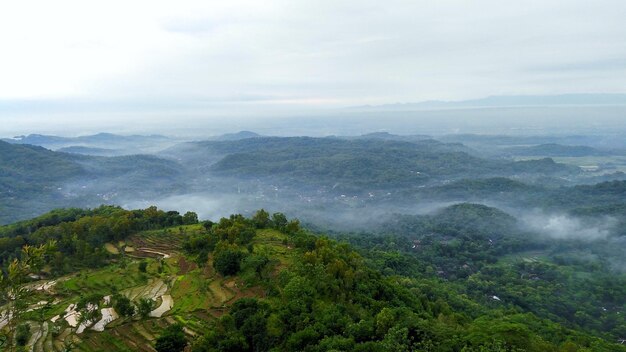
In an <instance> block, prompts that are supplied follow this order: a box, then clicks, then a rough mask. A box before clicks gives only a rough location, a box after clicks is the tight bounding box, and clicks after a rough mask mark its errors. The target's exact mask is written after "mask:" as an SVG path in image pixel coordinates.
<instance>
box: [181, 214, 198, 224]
mask: <svg viewBox="0 0 626 352" xmlns="http://www.w3.org/2000/svg"><path fill="white" fill-rule="evenodd" d="M197 223H198V214H196V213H194V212H193V211H188V212H186V213H185V215H183V224H184V225H193V224H197Z"/></svg>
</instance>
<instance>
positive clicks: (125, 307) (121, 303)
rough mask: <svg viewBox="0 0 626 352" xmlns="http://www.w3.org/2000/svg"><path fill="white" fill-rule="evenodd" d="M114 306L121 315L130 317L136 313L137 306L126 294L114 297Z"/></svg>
mask: <svg viewBox="0 0 626 352" xmlns="http://www.w3.org/2000/svg"><path fill="white" fill-rule="evenodd" d="M113 301H114V303H113V308H115V311H116V312H118V313H119V314H120V315H121V316H124V317H130V316H132V315H133V314H135V306H134V305H133V303H132V302H131V301H130V299H128V297H126V296H122V295H115V297H113Z"/></svg>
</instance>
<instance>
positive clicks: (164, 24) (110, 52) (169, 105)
mask: <svg viewBox="0 0 626 352" xmlns="http://www.w3.org/2000/svg"><path fill="white" fill-rule="evenodd" d="M624 18H626V2H625V1H622V0H596V1H588V0H585V1H579V0H543V1H534V0H527V1H515V2H513V1H501V0H473V1H470V0H465V1H460V0H459V1H453V0H438V1H421V0H413V1H396V0H388V1H368V0H359V1H337V0H334V1H326V0H316V1H297V0H287V1H273V0H268V1H238V0H229V1H206V0H203V1H185V0H181V1H176V2H173V1H154V0H150V1H143V0H135V1H116V0H109V1H72V0H56V1H30V0H21V1H2V2H0V119H3V120H5V122H7V121H8V122H9V123H16V124H17V123H22V124H26V125H28V124H29V123H36V121H39V120H38V119H40V117H41V116H44V115H45V116H47V118H49V119H54V118H55V117H54V116H57V115H54V114H58V115H62V116H70V115H72V116H76V117H74V119H75V120H76V121H77V122H80V121H78V120H79V119H80V118H84V116H85V114H86V113H90V114H95V115H93V116H95V117H91V118H93V119H97V118H101V117H97V116H100V115H98V114H104V115H107V114H108V115H112V114H114V113H115V114H118V116H122V115H123V114H130V115H133V114H135V115H136V114H144V115H145V114H150V113H153V114H154V113H157V112H158V113H159V114H167V113H168V112H171V113H172V114H176V113H178V114H180V113H181V111H185V112H187V113H188V114H200V115H201V114H202V113H203V112H204V111H209V110H210V111H213V112H214V113H215V112H217V113H218V114H221V115H223V116H225V115H228V114H232V113H238V112H240V113H244V114H253V113H255V112H258V111H271V112H275V111H287V112H291V111H301V110H303V109H320V108H321V109H326V108H338V107H346V106H355V105H362V104H389V103H396V102H403V103H404V102H419V101H426V100H463V99H472V98H480V97H485V96H490V95H526V94H532V95H549V94H563V93H626V85H625V84H624V82H626V25H624ZM192 112H193V113H192ZM108 115H107V116H108ZM37 116H39V117H37ZM83 122H84V121H83Z"/></svg>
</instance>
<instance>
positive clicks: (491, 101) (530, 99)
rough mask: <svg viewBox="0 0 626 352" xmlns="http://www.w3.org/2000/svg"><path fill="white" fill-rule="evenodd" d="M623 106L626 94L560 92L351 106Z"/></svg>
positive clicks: (414, 107) (406, 107) (385, 108)
mask: <svg viewBox="0 0 626 352" xmlns="http://www.w3.org/2000/svg"><path fill="white" fill-rule="evenodd" d="M594 105H600V106H602V105H604V106H606V105H609V106H611V105H612V106H626V94H561V95H502V96H489V97H486V98H480V99H472V100H460V101H436V100H433V101H423V102H418V103H396V104H384V105H365V106H356V107H351V108H348V109H350V110H368V109H370V110H415V109H417V110H422V109H459V108H463V109H465V108H496V107H499V108H504V107H524V106H526V107H532V106H534V107H550V106H594Z"/></svg>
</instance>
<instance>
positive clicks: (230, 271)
mask: <svg viewBox="0 0 626 352" xmlns="http://www.w3.org/2000/svg"><path fill="white" fill-rule="evenodd" d="M242 257H243V254H242V253H241V252H239V251H237V250H234V249H224V250H222V251H219V252H218V253H216V255H215V259H213V267H214V268H215V270H217V271H218V272H219V273H220V274H222V275H223V276H227V275H235V274H237V273H238V272H239V269H240V266H241V258H242Z"/></svg>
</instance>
